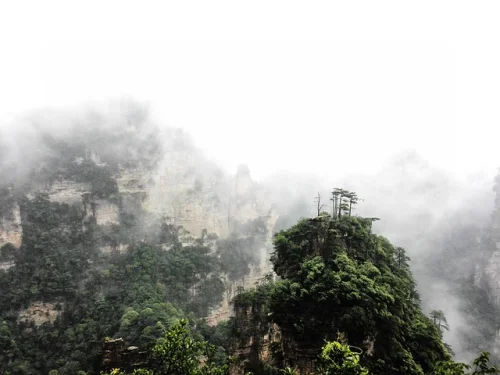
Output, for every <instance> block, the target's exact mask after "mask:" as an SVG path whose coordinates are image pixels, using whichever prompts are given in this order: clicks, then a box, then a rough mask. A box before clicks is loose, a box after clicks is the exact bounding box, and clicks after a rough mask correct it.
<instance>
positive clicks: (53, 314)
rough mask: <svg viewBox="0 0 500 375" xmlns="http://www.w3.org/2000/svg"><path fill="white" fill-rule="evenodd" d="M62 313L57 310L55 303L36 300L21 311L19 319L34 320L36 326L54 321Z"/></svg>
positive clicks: (22, 320) (27, 321)
mask: <svg viewBox="0 0 500 375" xmlns="http://www.w3.org/2000/svg"><path fill="white" fill-rule="evenodd" d="M60 313H61V312H60V311H58V310H56V304H55V303H49V302H42V301H34V302H32V303H31V304H30V305H29V306H28V307H27V308H26V309H23V310H21V311H20V312H19V321H20V322H26V323H29V322H34V323H35V325H36V326H40V325H42V324H43V323H54V321H55V320H56V318H57V317H58V316H59V314H60Z"/></svg>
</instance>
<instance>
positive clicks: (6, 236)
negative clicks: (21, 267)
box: [0, 204, 22, 248]
mask: <svg viewBox="0 0 500 375" xmlns="http://www.w3.org/2000/svg"><path fill="white" fill-rule="evenodd" d="M21 238H22V228H21V212H20V210H19V205H18V204H15V205H14V208H13V210H12V213H11V215H9V216H8V217H2V218H0V247H2V246H3V245H6V244H8V243H11V244H13V245H14V246H15V247H16V248H19V247H20V246H21Z"/></svg>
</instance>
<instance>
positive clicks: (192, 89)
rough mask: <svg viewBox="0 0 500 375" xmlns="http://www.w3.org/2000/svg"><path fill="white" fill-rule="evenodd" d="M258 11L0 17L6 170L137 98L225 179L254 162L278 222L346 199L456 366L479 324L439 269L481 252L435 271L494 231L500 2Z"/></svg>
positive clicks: (15, 9)
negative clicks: (437, 318) (467, 241)
mask: <svg viewBox="0 0 500 375" xmlns="http://www.w3.org/2000/svg"><path fill="white" fill-rule="evenodd" d="M255 4H256V5H255V7H253V8H250V7H249V6H248V5H234V4H230V3H220V4H217V5H215V4H214V5H213V6H208V5H206V4H201V3H198V4H197V6H193V7H190V6H189V5H176V6H175V7H174V6H172V5H169V6H167V5H158V4H157V5H156V6H155V7H152V8H148V7H143V8H141V9H136V8H134V7H132V6H130V4H122V3H120V4H119V5H118V4H115V5H114V6H112V5H102V4H100V5H99V12H94V11H93V10H92V6H91V5H90V6H89V7H88V8H85V9H83V8H82V9H69V8H68V6H67V5H65V4H63V3H59V4H51V5H47V6H46V5H43V6H41V5H39V4H36V3H34V2H33V3H31V4H29V8H30V9H31V11H30V12H29V13H28V14H25V8H23V6H20V5H17V4H9V5H7V6H6V9H4V11H2V12H0V13H2V15H1V16H0V17H1V18H0V35H1V36H0V38H2V39H1V41H2V47H3V48H2V50H1V51H0V57H1V59H0V82H1V84H0V103H1V105H0V134H1V136H2V141H3V143H2V144H3V145H4V146H3V148H2V150H0V156H1V158H2V160H1V162H2V166H3V168H7V167H12V166H13V165H15V168H14V169H12V168H11V170H9V172H5V171H6V169H3V171H4V173H9V174H11V175H12V174H15V175H16V176H17V178H19V179H23V178H25V177H26V176H25V173H24V170H23V166H29V165H31V164H32V163H33V162H35V161H37V160H40V158H41V156H42V155H45V154H44V153H45V152H46V151H47V150H44V149H43V147H42V144H41V143H40V140H39V138H38V137H39V134H40V128H38V127H37V122H38V121H39V119H40V118H43V121H42V122H43V125H41V126H42V127H43V131H44V132H49V133H50V134H53V135H55V136H58V137H73V136H78V134H79V132H83V131H84V132H87V133H92V132H93V131H95V132H97V131H98V127H96V129H92V126H96V124H103V122H102V121H101V120H102V119H101V120H99V121H97V120H96V118H95V117H94V118H92V117H91V116H92V115H91V114H92V113H94V115H95V116H97V115H96V113H97V114H99V113H104V114H105V116H104V118H105V122H107V125H106V126H117V127H121V126H122V124H123V122H124V119H123V118H121V117H120V116H121V113H122V112H121V110H120V108H119V105H118V107H117V106H116V104H110V103H117V101H116V100H117V98H118V103H120V100H122V99H123V98H126V99H127V100H128V99H129V98H134V99H137V100H139V101H140V102H141V103H143V104H141V106H142V107H141V108H144V111H145V113H146V112H147V113H148V124H151V125H154V126H159V127H160V129H167V128H168V129H169V128H182V129H184V130H185V131H186V132H187V133H189V134H190V136H192V138H193V144H195V145H196V146H197V147H199V148H201V149H202V150H203V152H204V155H205V156H206V158H207V159H208V160H210V161H212V162H214V163H215V164H217V165H218V166H220V167H221V168H222V169H223V170H224V171H225V172H226V173H228V174H231V173H234V172H235V171H236V168H237V166H238V165H240V164H242V163H243V164H246V165H248V166H249V168H250V170H251V172H252V176H253V177H254V178H255V179H256V180H257V181H259V182H260V183H262V184H263V185H264V186H266V187H267V188H269V189H270V191H271V193H272V196H273V202H274V204H275V205H276V207H277V208H278V210H279V211H280V213H281V218H280V222H279V225H280V226H282V227H286V226H288V225H291V224H292V223H293V222H294V220H296V219H298V218H299V217H301V216H306V215H312V214H313V213H314V206H313V204H314V203H313V198H314V196H315V195H316V194H317V192H318V191H319V192H320V193H321V194H322V196H323V197H324V199H325V204H327V205H328V203H329V201H328V194H329V192H330V190H331V188H333V187H344V188H347V189H350V190H355V191H356V192H357V193H358V195H359V196H360V197H361V198H363V199H364V201H362V202H360V204H359V207H358V208H357V211H356V213H357V214H360V215H367V216H376V217H379V218H381V220H380V221H379V222H377V223H376V225H375V226H374V228H375V230H376V231H377V232H378V233H380V234H382V235H384V236H387V237H388V238H389V239H390V240H391V242H393V243H394V244H396V245H400V246H403V247H405V248H406V249H407V251H408V253H409V255H410V257H411V258H412V263H411V264H412V270H413V272H414V274H415V276H416V278H417V281H418V284H419V291H420V293H421V297H422V302H423V305H424V308H425V309H426V310H427V311H429V310H432V309H442V310H443V311H444V312H445V314H446V316H447V317H448V320H449V323H450V327H451V331H450V332H449V333H447V334H446V336H445V339H446V340H448V341H449V342H450V343H452V344H453V346H454V348H455V350H456V352H457V353H458V355H459V356H463V357H467V356H468V353H467V350H466V348H462V346H461V338H460V337H461V336H459V335H458V332H460V330H473V329H474V328H472V327H471V326H470V321H469V320H468V317H467V314H466V312H464V311H463V309H462V308H461V301H460V298H459V297H458V296H457V295H456V294H454V288H455V286H454V284H453V278H451V277H450V275H449V274H448V273H450V272H451V273H457V272H459V271H460V270H463V272H464V274H465V273H467V272H469V271H470V269H469V267H470V266H471V264H472V265H473V264H474V263H475V262H476V258H475V254H473V253H472V252H470V253H467V254H466V255H461V258H460V262H459V264H458V263H457V262H452V261H450V264H447V263H445V266H448V267H450V270H449V271H446V269H436V267H434V268H433V267H432V266H436V264H441V263H439V262H438V260H439V259H440V258H439V254H444V253H443V252H442V249H443V248H445V247H446V241H445V239H444V237H446V236H451V233H455V232H457V231H458V232H460V231H461V230H462V229H463V228H465V227H470V226H474V227H475V228H477V231H478V232H481V231H484V230H486V228H488V226H489V224H490V216H491V213H492V210H493V203H494V199H495V197H494V195H493V191H492V186H493V179H494V176H495V175H496V173H497V167H498V166H500V155H499V152H498V149H499V148H498V135H499V131H498V129H499V127H498V124H499V121H500V112H499V111H498V109H497V108H498V101H499V99H500V94H499V93H500V91H499V90H498V89H497V88H498V87H500V70H499V69H498V66H500V52H499V50H498V48H495V46H497V45H498V42H500V40H499V38H500V30H499V28H500V24H498V22H497V19H496V18H497V17H496V15H497V14H498V6H499V5H498V3H494V2H484V3H481V4H474V5H471V4H470V3H462V2H454V1H453V2H452V1H448V2H446V1H445V2H440V3H439V4H435V3H425V2H424V3H420V4H419V7H418V8H417V7H416V5H414V4H402V3H397V2H385V3H379V5H375V4H372V3H368V2H367V3H364V4H363V6H360V7H357V6H356V5H354V4H342V5H338V4H337V5H331V4H326V3H325V4H322V5H324V8H322V7H321V6H319V5H318V6H310V7H308V8H304V7H302V6H299V5H298V4H296V3H293V4H290V3H288V2H286V3H285V2H281V3H280V2H276V3H273V4H272V5H271V4H267V3H266V5H265V6H262V7H259V6H261V5H263V3H255ZM259 9H260V10H259ZM14 15H16V16H19V15H23V16H24V17H23V19H24V20H25V21H24V22H16V21H15V19H16V17H14ZM66 15H67V16H66ZM180 15H181V16H183V17H180ZM110 20H113V21H114V22H111V21H110ZM125 102H126V101H125ZM96 106H97V107H98V108H99V110H98V111H94V110H90V109H89V108H96ZM54 108H55V109H56V110H55V111H54V110H53V109H54ZM92 111H94V112H92ZM49 114H50V115H49ZM48 116H49V117H48ZM50 116H53V117H50ZM89 116H90V117H89ZM68 119H70V120H68ZM99 126H100V125H99ZM138 134H141V136H143V137H144V139H145V140H146V139H147V136H148V135H149V134H150V133H149V131H147V130H144V132H138ZM115 151H116V152H120V151H118V150H115ZM446 254H448V253H446Z"/></svg>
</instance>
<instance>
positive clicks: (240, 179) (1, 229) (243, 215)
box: [0, 106, 277, 324]
mask: <svg viewBox="0 0 500 375" xmlns="http://www.w3.org/2000/svg"><path fill="white" fill-rule="evenodd" d="M137 112H138V110H137V109H136V108H135V107H133V106H132V108H131V109H130V108H129V109H128V110H126V111H125V112H124V113H122V112H119V113H118V114H115V115H113V116H111V118H106V117H104V118H103V117H102V116H100V115H96V114H93V115H92V116H90V117H91V119H92V120H93V121H96V122H95V123H92V124H91V125H89V126H87V127H85V126H80V124H78V122H79V121H88V118H87V117H88V116H87V115H86V116H84V118H83V119H82V118H78V119H76V120H75V119H66V118H63V119H62V120H61V119H59V120H60V121H67V122H68V123H67V124H65V125H66V128H68V127H72V126H74V125H75V126H76V127H75V128H73V130H74V131H73V132H72V131H67V132H59V133H57V132H55V133H54V132H50V131H48V130H47V131H44V130H43V129H42V130H39V132H38V130H37V132H34V131H30V132H29V134H30V139H31V141H32V143H33V144H32V146H33V147H36V148H37V149H36V157H35V156H33V157H32V158H27V159H26V160H31V164H30V165H26V164H22V163H23V162H24V161H23V160H14V159H13V157H6V158H4V159H3V163H1V162H0V172H2V176H11V177H12V178H6V179H5V178H4V179H3V180H2V181H0V188H1V189H2V190H1V191H0V193H1V194H0V248H1V249H2V254H0V256H1V257H0V269H3V270H7V269H9V268H10V267H12V266H13V265H14V264H15V261H16V257H18V256H20V255H22V254H21V253H22V252H23V251H25V250H23V242H22V238H23V228H24V227H26V225H28V224H29V223H28V222H27V221H26V219H23V216H26V215H25V214H23V208H22V207H23V206H22V205H20V204H19V201H20V200H24V201H25V202H32V201H33V200H34V199H35V198H36V197H37V196H39V195H40V194H42V195H44V196H46V197H47V198H48V199H49V201H50V202H52V203H59V204H61V205H62V206H61V207H69V208H68V210H71V209H72V208H74V209H75V210H76V211H78V212H82V213H83V219H82V228H83V231H84V232H85V230H86V229H85V226H86V225H88V223H94V224H95V225H97V227H98V228H100V229H99V231H98V232H99V233H101V234H100V237H99V238H98V243H99V250H100V252H101V253H103V254H106V253H111V252H123V251H125V250H126V249H127V248H128V246H129V245H130V244H131V243H132V242H138V241H142V240H145V239H148V238H150V237H151V236H156V235H157V234H156V229H155V228H153V224H152V223H157V222H158V221H161V222H164V223H166V224H168V225H171V224H173V225H174V226H176V227H182V228H183V231H181V233H182V234H181V241H182V243H183V244H187V245H189V244H192V243H193V241H194V239H196V238H200V237H201V238H204V239H205V240H204V241H205V243H206V244H208V243H209V242H210V241H211V242H210V243H211V244H210V246H211V248H212V251H217V245H216V242H217V241H214V240H213V239H214V238H219V239H224V238H228V237H231V238H245V236H247V235H246V234H244V233H243V232H241V230H240V228H241V227H242V226H244V225H246V224H247V223H249V222H252V221H255V220H262V221H263V222H264V223H265V228H266V231H265V236H264V238H263V239H262V240H261V241H260V242H259V243H253V244H252V249H248V251H252V252H254V253H256V257H257V258H258V260H257V261H256V262H254V263H255V264H254V265H252V266H251V267H250V268H251V269H250V273H249V274H246V275H244V276H243V277H241V278H238V279H234V278H232V279H229V278H228V277H226V283H227V292H226V293H225V298H224V300H223V303H222V304H221V306H220V307H219V308H216V309H215V310H214V311H213V312H212V313H211V314H210V317H209V322H210V323H211V324H215V323H217V322H218V321H220V320H223V319H227V317H228V316H229V311H230V309H229V304H230V302H229V301H230V299H231V298H232V297H233V295H234V293H235V290H236V287H237V286H248V285H253V282H255V281H256V280H258V279H259V278H260V277H261V276H262V275H264V274H266V273H267V272H269V270H270V267H269V265H268V263H269V262H268V258H269V252H270V249H271V247H272V244H271V242H272V234H273V231H274V226H275V223H276V219H277V215H276V213H275V212H274V211H273V209H272V207H271V202H270V198H269V194H268V193H267V192H266V191H265V190H264V189H263V188H262V187H261V186H259V185H258V184H256V183H255V182H254V181H253V180H252V179H251V177H250V173H249V171H248V169H247V168H244V167H241V168H240V169H239V170H238V172H237V173H236V175H228V174H226V173H224V172H223V171H222V170H221V169H220V168H218V167H217V166H216V165H214V164H213V163H211V162H209V161H208V160H207V159H206V158H205V157H204V156H203V155H202V154H201V152H200V151H199V150H198V149H196V147H194V146H193V145H192V143H191V141H190V138H189V137H188V136H187V135H186V134H184V133H183V132H182V131H179V130H175V129H163V130H159V129H158V128H156V127H155V126H153V125H152V124H151V123H150V121H149V120H148V119H147V116H146V115H145V114H142V113H137ZM139 112H140V111H139ZM56 118H58V117H57V116H56ZM49 119H51V120H52V119H53V118H52V117H51V116H49ZM77 120H78V121H77ZM99 122H100V123H101V124H99ZM38 128H40V126H38V127H37V129H38ZM23 142H24V143H26V142H28V141H27V140H26V139H25V138H23V139H19V140H17V141H15V142H10V143H9V144H8V147H10V154H9V155H11V156H12V155H15V154H16V152H17V153H18V150H17V149H16V147H21V146H23ZM6 148H7V146H6ZM14 150H15V151H16V152H13V151H14ZM16 162H17V163H19V166H18V167H19V168H18V169H19V173H16V174H14V173H13V170H14V169H15V163H16ZM21 167H22V168H21ZM123 228H128V229H123ZM242 243H243V242H242ZM167 250H168V249H167ZM55 303H57V301H55V300H54V301H49V303H48V304H45V303H43V304H42V302H41V301H38V300H35V301H32V303H31V304H30V305H29V306H26V307H25V309H24V310H23V311H24V312H21V314H20V319H21V320H26V319H28V320H29V319H30V318H29V317H30V316H32V317H33V319H32V320H33V321H35V322H36V323H37V324H39V323H40V322H42V321H43V320H44V319H45V318H44V317H46V321H48V322H51V321H53V319H55V317H56V316H57V314H58V312H56V310H55V309H52V308H51V307H50V306H52V304H55ZM42 305H43V308H42V309H40V308H38V307H39V306H42ZM37 306H38V307H37ZM47 306H48V307H47ZM39 310H40V311H41V310H43V311H44V312H43V313H41V314H38V313H32V312H33V311H39ZM39 315H40V316H39ZM42 315H43V316H42Z"/></svg>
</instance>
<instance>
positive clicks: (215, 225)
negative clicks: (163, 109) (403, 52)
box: [0, 103, 498, 375]
mask: <svg viewBox="0 0 500 375" xmlns="http://www.w3.org/2000/svg"><path fill="white" fill-rule="evenodd" d="M36 119H37V121H34V122H33V124H34V125H33V126H32V127H28V128H25V129H21V130H19V134H17V136H16V137H15V138H13V139H9V140H8V141H6V140H1V141H0V156H1V159H0V374H13V375H14V374H16V375H17V374H20V375H21V374H34V375H45V374H50V375H73V374H80V375H83V374H101V373H103V374H109V373H112V374H120V373H124V374H132V373H135V374H206V375H209V374H212V375H216V374H217V375H222V374H228V373H231V374H234V375H238V374H246V373H248V372H252V373H254V374H278V373H283V372H284V373H289V374H292V373H297V372H298V373H300V374H367V373H371V374H390V375H391V374H412V375H413V374H415V375H419V374H428V375H430V374H443V375H444V374H462V373H463V371H464V370H466V365H462V364H457V363H454V362H453V361H452V356H453V353H452V350H451V348H450V347H449V346H448V345H446V344H445V343H444V342H443V331H444V330H445V329H447V328H449V327H448V325H447V322H446V317H445V315H444V314H443V313H442V311H440V310H439V308H438V307H437V308H436V311H432V313H431V314H430V315H429V316H427V315H426V314H424V312H423V311H422V309H421V302H420V297H419V294H418V292H417V286H416V282H415V280H414V278H413V276H412V273H411V270H410V268H411V265H410V260H409V258H408V256H407V255H406V252H405V250H404V249H403V248H401V247H398V246H395V245H393V244H391V242H390V241H389V240H388V239H387V238H385V237H383V236H380V235H377V234H375V233H374V232H373V230H372V227H373V223H374V222H375V221H377V220H378V219H377V218H364V217H361V216H358V215H356V214H355V212H356V211H355V209H356V208H357V204H358V202H359V201H360V199H359V198H358V197H357V195H356V194H355V193H353V192H350V191H347V190H344V189H340V188H337V189H334V190H333V192H332V199H331V206H330V207H329V209H328V211H329V213H326V212H323V208H324V207H323V204H322V202H321V200H320V199H321V198H320V196H319V195H318V197H317V200H316V203H315V205H316V207H315V209H316V211H317V212H316V215H314V217H312V218H302V219H300V220H298V221H297V220H296V219H294V218H293V217H292V216H287V215H284V216H283V217H281V218H280V221H279V222H277V221H278V216H279V215H278V214H279V212H277V211H276V206H275V205H274V204H273V202H272V198H271V197H273V194H274V195H276V194H277V193H276V192H277V191H279V189H278V187H274V188H275V190H274V192H270V191H269V189H266V188H264V187H263V186H262V185H259V184H257V183H255V182H254V181H253V180H252V179H251V177H250V172H249V170H248V168H247V167H245V166H241V167H240V168H239V169H238V171H237V172H236V174H235V175H229V174H227V173H224V172H223V171H222V170H221V169H219V168H218V167H217V166H216V165H214V164H213V163H211V162H209V161H207V159H206V158H205V157H204V156H203V154H202V153H201V152H200V151H199V150H197V149H196V148H195V147H194V146H193V145H192V142H191V141H190V138H189V137H188V136H187V135H186V134H184V133H182V132H181V131H178V130H175V129H163V130H162V129H160V128H159V127H157V126H155V124H153V123H152V122H151V121H150V119H149V118H148V115H147V113H145V112H144V111H142V109H141V107H140V106H135V105H134V104H133V103H129V104H128V105H127V108H126V110H125V111H124V112H123V108H120V110H119V111H118V112H117V113H115V114H111V115H106V116H103V115H102V114H101V113H100V112H85V113H84V114H83V115H79V116H76V117H68V116H67V115H66V114H64V115H60V114H57V113H56V114H53V113H52V114H49V115H43V116H41V115H38V116H36ZM59 123H63V124H66V125H67V128H68V129H69V130H68V131H65V132H57V131H55V129H58V126H59V125H58V124H59ZM68 124H69V125H68ZM82 124H83V125H85V126H82ZM20 154H22V155H23V157H22V158H20V157H19V155H20ZM309 198H312V197H309ZM291 209H296V207H291ZM497 216H498V215H497ZM494 223H495V221H494ZM277 226H279V227H280V229H282V230H280V231H278V232H276V227H277ZM467 233H468V232H463V233H462V236H458V237H456V242H458V243H459V245H460V246H461V247H460V246H458V245H457V246H453V251H456V249H457V248H460V249H463V248H464V247H466V246H469V244H470V243H471V238H472V236H473V235H474V234H471V235H470V236H469V235H468V234H467ZM495 233H496V232H495V231H493V230H492V231H490V232H489V235H488V236H485V237H483V238H484V241H483V242H484V246H483V254H485V256H484V262H483V264H482V265H481V267H482V268H481V269H480V270H478V271H477V273H476V274H475V275H476V276H477V277H476V280H475V281H474V282H473V283H470V284H460V285H461V287H462V288H463V289H462V290H465V288H466V287H468V288H470V289H471V291H470V292H469V293H468V294H467V295H468V296H475V297H477V299H469V300H468V303H470V304H472V305H474V303H475V301H477V304H476V310H474V312H473V314H474V315H473V316H475V317H477V319H478V320H479V321H480V323H478V325H480V326H481V327H485V325H490V326H492V327H496V326H497V323H496V318H495V316H496V311H497V310H496V309H497V307H496V305H495V303H496V302H495V301H494V300H492V298H491V290H492V289H491V287H492V285H493V284H492V282H493V281H494V280H495V279H494V278H493V276H492V275H493V271H492V270H493V268H494V266H495V265H496V257H495V256H494V254H495V250H494V249H493V247H494V246H495V245H496V238H497V237H496V234H495ZM462 239H463V240H462ZM467 241H469V242H467ZM472 242H473V241H472ZM486 245H488V246H490V247H486ZM486 248H487V249H490V250H486ZM463 251H464V252H466V250H463ZM488 251H489V252H488ZM443 254H446V252H444V253H443ZM435 259H437V260H439V261H440V262H444V260H443V259H442V258H439V257H437V256H436V258H435ZM439 264H440V263H436V265H435V266H436V267H438V266H439ZM455 269H458V268H455ZM470 275H473V274H468V275H467V276H470ZM452 276H453V275H451V273H450V272H448V273H447V277H452ZM473 276H474V275H473ZM458 279H460V280H463V279H462V278H459V277H458V276H457V280H458ZM451 328H452V329H453V327H451ZM495 337H496V332H495V330H488V329H485V332H484V333H483V334H482V335H479V336H475V337H473V338H471V340H470V342H468V344H469V345H470V348H471V350H474V353H476V354H479V353H480V352H481V351H482V350H478V349H482V348H481V347H480V343H481V340H484V342H485V343H487V344H490V343H491V342H492V341H494V340H495ZM484 349H487V347H485V348H484ZM488 360H489V355H488V354H482V355H481V356H480V357H479V360H478V362H477V363H476V368H478V369H479V370H478V372H476V373H477V374H480V373H496V371H497V370H496V369H495V368H493V367H491V365H490V364H489V363H488ZM481 371H483V372H481ZM488 371H489V372H488Z"/></svg>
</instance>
